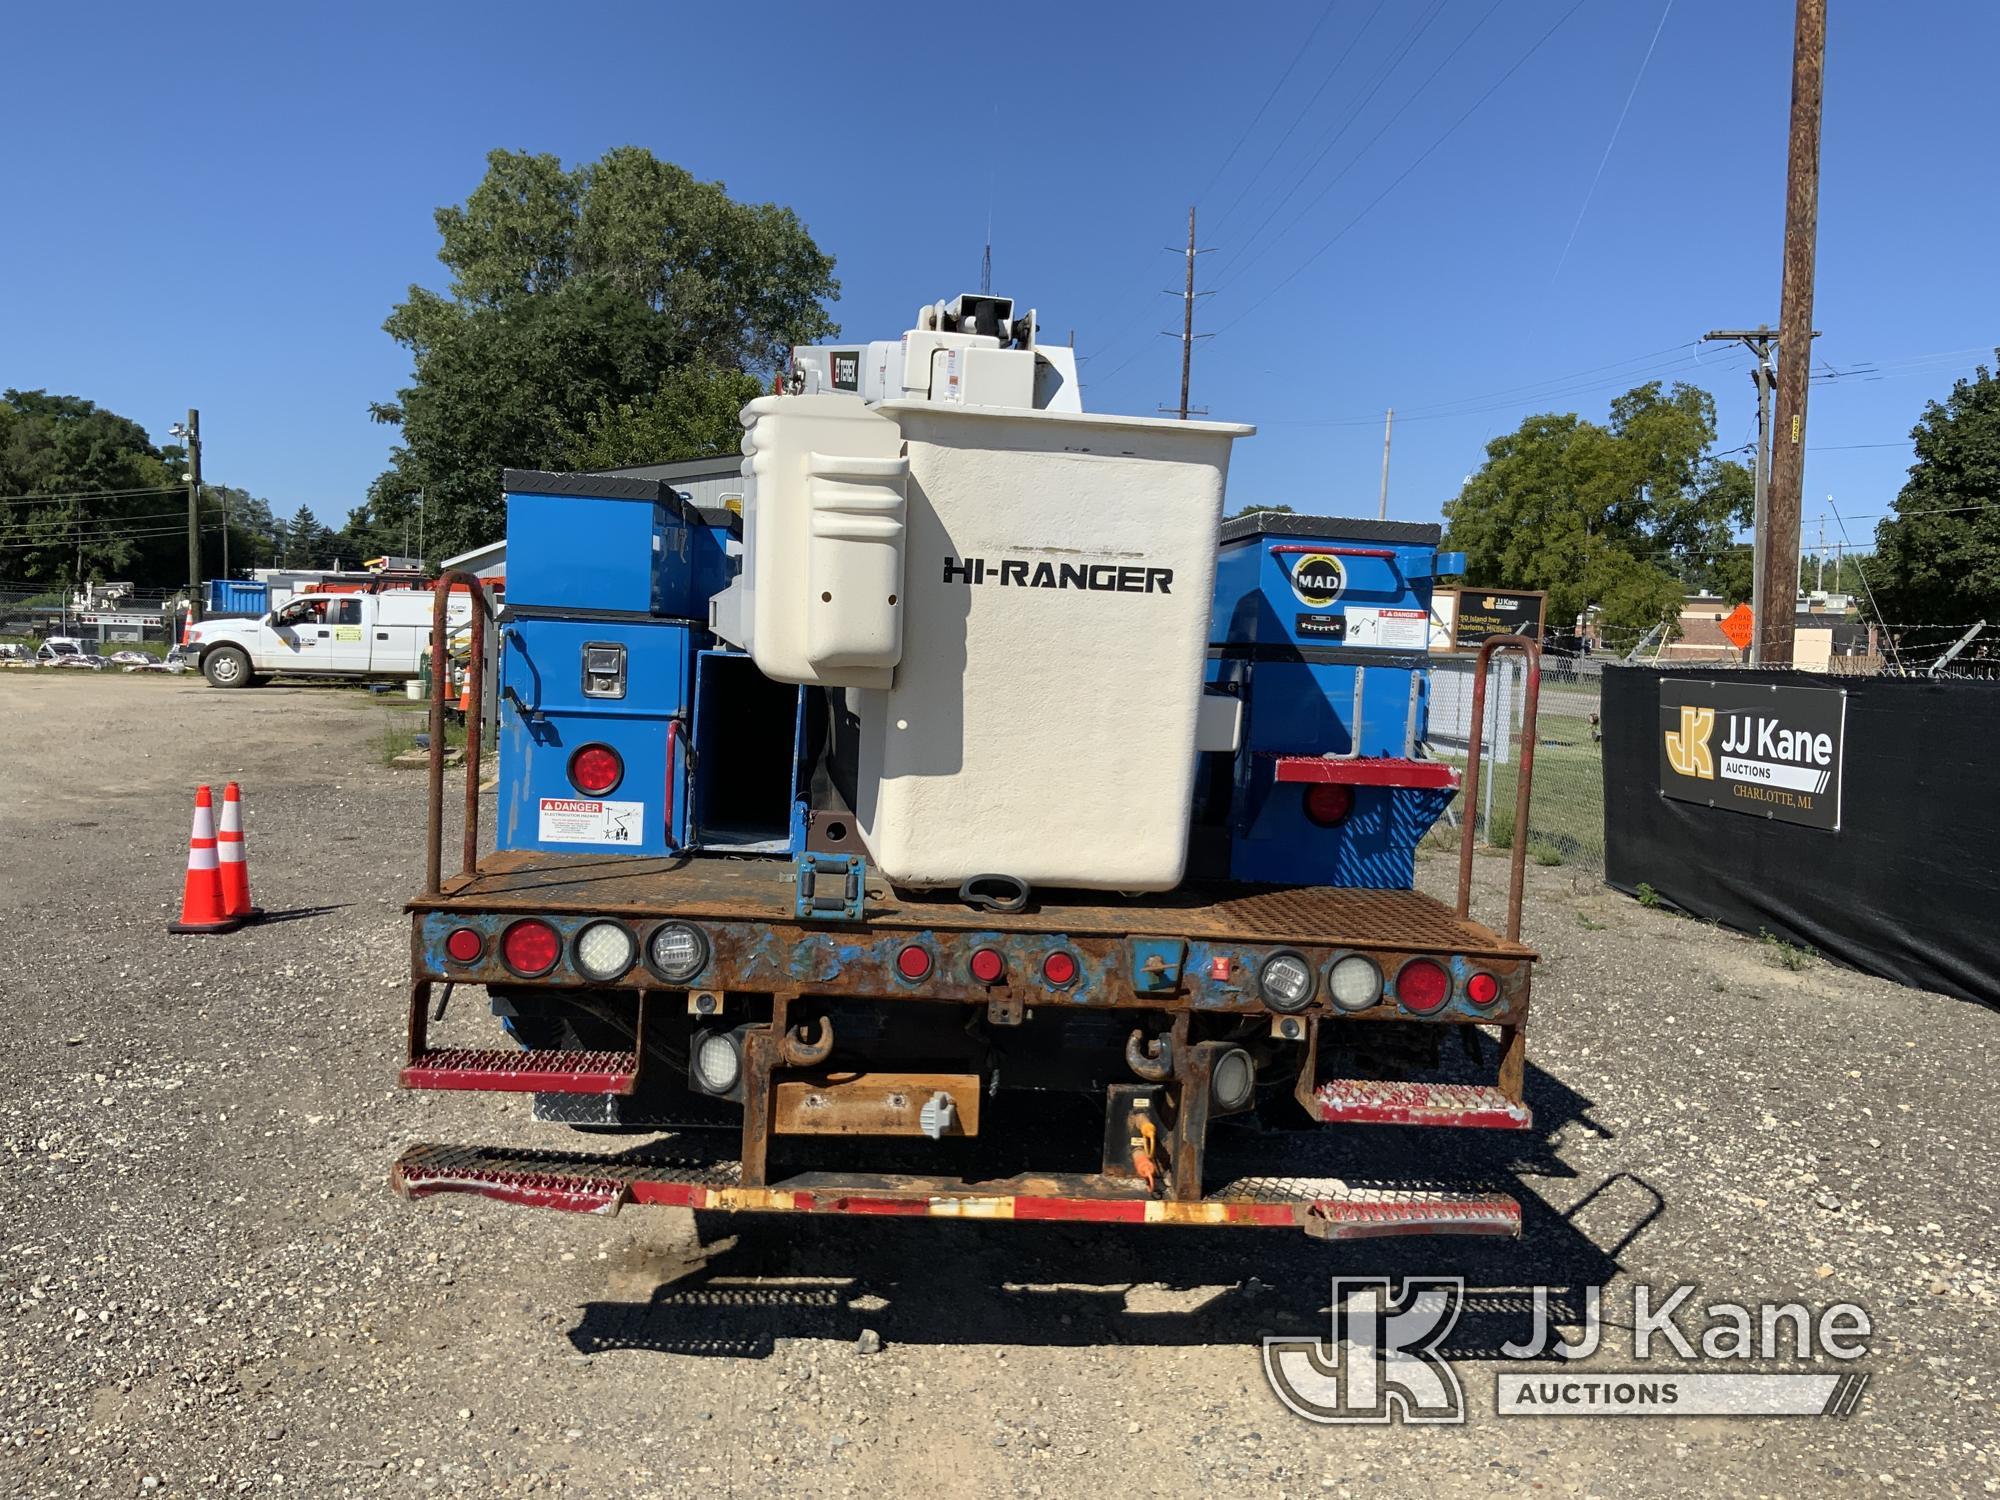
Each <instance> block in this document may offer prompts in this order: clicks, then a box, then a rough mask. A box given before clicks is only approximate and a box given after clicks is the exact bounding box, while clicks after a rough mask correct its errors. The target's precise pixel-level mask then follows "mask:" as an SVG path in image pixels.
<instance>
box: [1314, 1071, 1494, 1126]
mask: <svg viewBox="0 0 2000 1500" xmlns="http://www.w3.org/2000/svg"><path fill="white" fill-rule="evenodd" d="M1313 1103H1314V1105H1315V1106H1316V1109H1317V1112H1318V1114H1319V1117H1320V1119H1322V1120H1324V1121H1326V1122H1327V1123H1328V1124H1329V1125H1458V1126H1466V1127H1470V1128H1473V1129H1480V1130H1526V1129H1528V1127H1529V1126H1531V1125H1532V1124H1533V1123H1534V1115H1533V1114H1532V1113H1531V1112H1530V1111H1529V1109H1528V1106H1527V1105H1525V1104H1516V1103H1514V1101H1513V1100H1511V1099H1509V1098H1508V1097H1507V1096H1506V1095H1505V1094H1503V1093H1501V1092H1500V1090H1498V1089H1496V1088H1493V1087H1492V1086H1490V1085H1487V1084H1473V1083H1387V1082H1382V1081H1379V1080H1376V1079H1372V1078H1336V1079H1331V1080H1329V1081H1328V1082H1326V1083H1322V1084H1321V1085H1320V1086H1319V1087H1318V1088H1316V1089H1314V1090H1313Z"/></svg>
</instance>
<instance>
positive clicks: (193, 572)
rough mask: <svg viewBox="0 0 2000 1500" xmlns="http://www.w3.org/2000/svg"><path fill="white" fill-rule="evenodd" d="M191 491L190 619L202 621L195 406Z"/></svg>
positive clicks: (192, 413)
mask: <svg viewBox="0 0 2000 1500" xmlns="http://www.w3.org/2000/svg"><path fill="white" fill-rule="evenodd" d="M187 454H188V468H187V487H188V618H189V619H190V620H199V619H200V618H201V413H200V412H198V411H196V410H195V409H194V408H193V407H192V406H190V407H189V408H188V419H187Z"/></svg>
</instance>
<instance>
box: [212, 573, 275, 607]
mask: <svg viewBox="0 0 2000 1500" xmlns="http://www.w3.org/2000/svg"><path fill="white" fill-rule="evenodd" d="M270 608H271V586H270V585H269V584H268V583H260V582H255V581H251V580H247V579H242V578H211V579H210V580H209V581H208V603H207V604H206V605H205V606H204V609H203V612H204V613H205V614H208V615H211V616H213V615H252V616H262V615H264V614H267V613H269V611H270Z"/></svg>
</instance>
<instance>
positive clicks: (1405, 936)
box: [409, 850, 1536, 959]
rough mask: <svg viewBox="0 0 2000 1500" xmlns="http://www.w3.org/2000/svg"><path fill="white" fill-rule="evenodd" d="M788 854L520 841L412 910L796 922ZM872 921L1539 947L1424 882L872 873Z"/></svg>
mask: <svg viewBox="0 0 2000 1500" xmlns="http://www.w3.org/2000/svg"><path fill="white" fill-rule="evenodd" d="M790 872H791V864H790V861H788V860H784V859H772V858H763V859H758V858H726V857H724V858H714V857H708V858H687V857H684V856H683V857H673V856H668V857H652V858H634V857H632V856H631V855H604V854H550V853H543V852H539V851H526V850H515V851H506V852H502V853H499V854H493V855H489V856H487V858H486V859H484V860H482V861H481V862H480V865H479V869H478V872H477V873H476V874H475V875H472V876H470V877H466V876H454V877H448V878H447V879H446V880H445V881H444V885H443V889H442V891H441V892H440V893H439V894H437V895H423V896H419V897H417V898H416V899H415V900H413V901H411V902H410V905H409V909H410V910H411V911H413V912H426V911H452V912H467V913H470V912H496V913H498V912H517V911H518V912H541V913H553V914H562V913H573V914H578V915H583V914H591V913H601V914H604V915H609V916H627V917H657V916H666V915H673V916H681V917H692V918H709V919H711V920H717V921H746V920H747V921H769V922H772V923H774V924H791V923H792V922H793V921H794V920H795V918H794V915H793V912H792V887H791V884H790V880H789V876H790ZM867 924H868V925H869V926H871V927H880V926H888V927H901V926H909V927H923V928H929V929H932V930H941V931H982V932H1045V931H1052V930H1053V931H1063V932H1069V933H1076V934H1097V935H1105V936H1122V935H1126V934H1140V935H1146V934H1162V935H1171V936H1176V937H1186V938H1192V939H1197V940H1209V941H1218V942H1231V941H1240V942H1246V943H1307V944H1311V943H1325V942H1328V941H1338V942H1340V943H1342V944H1344V945H1347V946H1351V947H1357V948H1368V947H1382V948H1398V949H1409V948H1418V949H1448V950H1451V951H1454V952H1458V953H1463V954H1466V955H1468V956H1477V957H1482V958H1492V959H1532V958H1534V957H1535V956H1536V955H1535V952H1534V950H1533V949H1531V948H1528V947H1526V946H1524V945H1523V944H1521V943H1519V942H1512V941H1509V940H1508V939H1506V938H1503V937H1501V936H1500V935H1499V934H1498V933H1496V932H1494V931H1493V930H1492V929H1491V928H1488V927H1485V926H1483V925H1481V924H1480V923H1478V922H1473V921H1469V920H1467V919H1465V918H1463V917H1460V916H1458V915H1457V914H1456V913H1454V912H1453V911H1452V909H1451V908H1450V907H1448V906H1446V905H1445V904H1444V903H1443V902H1441V901H1438V900H1436V899H1435V898H1433V897H1431V896H1427V895H1425V894H1424V893H1423V892H1421V891H1396V890H1389V891H1376V890H1351V889H1334V888H1331V887H1325V886H1271V887H1244V886H1230V887H1223V888H1214V887H1199V886H1189V887H1183V888H1182V889H1180V890H1176V891H1165V892H1155V893H1152V894H1148V895H1143V896H1134V897H1121V896H1116V895H1110V894H1108V893H1106V892H1102V891H1050V892H1044V893H1038V894H1037V897H1036V899H1035V900H1034V901H1033V902H1032V903H1031V904H1030V906H1029V907H1028V909H1027V910H1025V911H1021V912H993V911H983V910H979V909H976V908H974V907H971V906H967V905H965V904H963V903H961V902H960V901H959V900H958V899H957V898H956V896H955V895H954V894H951V893H946V892H939V893H938V894H936V895H935V896H932V895H921V894H912V893H910V892H898V891H896V890H894V889H892V888H891V887H889V886H888V885H886V884H885V883H883V882H881V881H879V880H870V882H869V884H868V905H867Z"/></svg>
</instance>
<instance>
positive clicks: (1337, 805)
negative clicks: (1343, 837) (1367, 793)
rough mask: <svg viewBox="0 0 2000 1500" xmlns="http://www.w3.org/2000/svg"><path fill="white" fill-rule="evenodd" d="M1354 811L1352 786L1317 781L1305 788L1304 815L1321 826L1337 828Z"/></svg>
mask: <svg viewBox="0 0 2000 1500" xmlns="http://www.w3.org/2000/svg"><path fill="white" fill-rule="evenodd" d="M1353 811H1354V788H1353V787H1351V786H1343V785H1341V784H1340V783H1338V782H1333V781H1319V782H1314V783H1313V784H1312V785H1311V786H1309V787H1307V788H1306V816H1307V817H1308V818H1310V819H1311V820H1312V821H1313V822H1315V823H1317V824H1318V825H1319V826H1320V827H1322V828H1338V827H1339V826H1340V825H1341V824H1342V823H1345V822H1346V821H1347V817H1348V814H1349V813H1351V812H1353Z"/></svg>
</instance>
